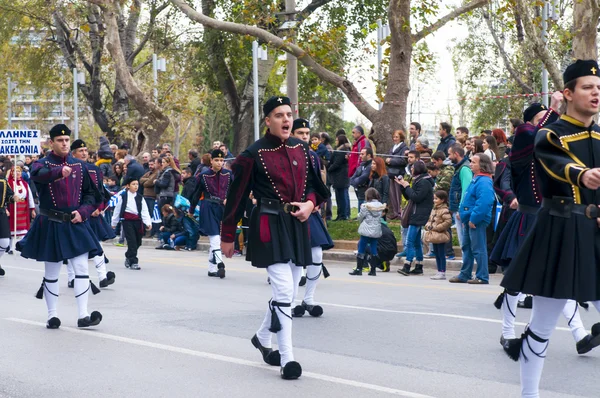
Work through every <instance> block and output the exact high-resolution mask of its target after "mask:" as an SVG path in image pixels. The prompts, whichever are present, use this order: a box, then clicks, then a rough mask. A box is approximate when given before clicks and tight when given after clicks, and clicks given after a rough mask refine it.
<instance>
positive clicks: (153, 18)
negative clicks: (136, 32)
mask: <svg viewBox="0 0 600 398" xmlns="http://www.w3.org/2000/svg"><path fill="white" fill-rule="evenodd" d="M168 6H169V3H168V2H166V3H164V4H162V5H161V6H160V7H158V8H154V9H152V10H151V11H150V21H149V22H148V28H147V29H146V33H145V34H144V37H143V38H142V40H141V41H140V43H139V44H138V46H137V47H136V49H135V50H133V52H132V53H131V54H130V55H129V56H128V57H127V61H128V62H129V63H131V64H133V61H134V60H135V57H137V56H138V54H139V53H140V51H142V50H143V49H144V47H145V46H146V43H148V40H150V37H151V36H152V33H154V25H155V23H156V17H158V15H159V14H160V13H161V12H162V11H163V10H165V9H166V8H167V7H168Z"/></svg>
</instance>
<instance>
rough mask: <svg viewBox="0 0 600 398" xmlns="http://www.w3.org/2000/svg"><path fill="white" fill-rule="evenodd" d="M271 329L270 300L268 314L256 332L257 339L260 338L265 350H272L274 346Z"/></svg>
mask: <svg viewBox="0 0 600 398" xmlns="http://www.w3.org/2000/svg"><path fill="white" fill-rule="evenodd" d="M270 327H271V300H269V305H268V306H267V313H266V314H265V318H264V319H263V321H262V324H261V325H260V328H259V329H258V331H257V332H256V337H258V341H260V344H261V345H262V346H263V347H265V348H271V347H272V346H273V342H272V337H273V334H272V333H271V331H270V330H269V328H270Z"/></svg>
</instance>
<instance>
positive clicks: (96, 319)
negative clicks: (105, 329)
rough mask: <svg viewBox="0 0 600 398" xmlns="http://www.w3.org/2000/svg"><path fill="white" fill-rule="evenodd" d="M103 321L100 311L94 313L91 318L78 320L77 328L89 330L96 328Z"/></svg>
mask: <svg viewBox="0 0 600 398" xmlns="http://www.w3.org/2000/svg"><path fill="white" fill-rule="evenodd" d="M101 321H102V314H101V313H99V312H98V311H93V312H92V314H91V315H90V316H86V317H85V318H81V319H78V320H77V327H80V328H87V327H90V326H96V325H98V324H99V323H100V322H101Z"/></svg>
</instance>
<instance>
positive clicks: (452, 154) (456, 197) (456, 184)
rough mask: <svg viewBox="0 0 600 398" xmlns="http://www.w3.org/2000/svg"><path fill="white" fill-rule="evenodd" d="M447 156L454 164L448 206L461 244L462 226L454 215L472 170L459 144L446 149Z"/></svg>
mask: <svg viewBox="0 0 600 398" xmlns="http://www.w3.org/2000/svg"><path fill="white" fill-rule="evenodd" d="M448 157H449V158H450V161H451V162H452V164H453V166H454V176H452V182H451V183H450V198H449V207H450V212H451V213H452V218H453V221H454V224H455V226H456V234H457V235H458V243H459V244H460V245H461V246H462V242H463V233H462V231H463V228H462V222H461V221H460V218H458V217H456V216H457V214H458V208H459V206H460V202H461V201H462V198H463V197H464V196H465V193H466V192H467V188H468V187H469V184H471V180H472V179H473V172H472V171H471V168H470V166H471V163H470V161H469V159H467V158H466V157H465V150H464V149H463V148H462V147H461V146H460V144H454V145H452V146H451V147H450V149H449V150H448Z"/></svg>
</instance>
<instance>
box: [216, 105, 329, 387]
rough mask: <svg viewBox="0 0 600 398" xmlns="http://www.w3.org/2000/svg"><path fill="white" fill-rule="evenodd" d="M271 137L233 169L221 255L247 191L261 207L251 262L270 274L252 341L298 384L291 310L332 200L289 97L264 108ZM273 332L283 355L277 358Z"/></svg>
mask: <svg viewBox="0 0 600 398" xmlns="http://www.w3.org/2000/svg"><path fill="white" fill-rule="evenodd" d="M263 112H264V116H265V124H266V125H267V127H268V130H267V132H266V134H265V136H264V137H262V138H261V139H259V140H258V141H256V142H255V143H254V144H252V145H251V146H250V147H248V148H247V149H246V150H245V151H244V152H243V153H242V154H241V155H239V156H238V157H237V158H236V160H235V162H234V163H233V164H232V171H233V182H232V185H231V188H230V190H229V193H228V195H227V203H226V205H225V215H224V218H223V224H222V229H221V239H222V243H221V248H222V250H223V254H224V255H225V256H226V257H227V258H230V257H231V256H232V255H233V251H234V244H233V242H234V239H235V232H236V227H237V223H238V221H239V220H240V219H241V218H242V215H243V213H244V211H245V209H246V202H247V201H248V199H249V196H250V191H252V193H253V195H254V197H255V198H256V200H257V203H258V204H257V208H256V209H255V210H254V211H253V212H252V215H251V218H250V228H249V239H248V249H247V254H246V259H247V260H249V261H251V262H252V265H253V266H255V267H258V268H266V269H267V273H268V274H269V278H270V280H271V289H272V298H271V300H270V301H269V304H268V308H267V312H266V315H265V318H264V320H263V323H262V325H261V327H260V328H259V329H258V331H257V332H256V335H255V336H254V337H253V338H252V344H253V345H254V346H255V347H256V348H257V349H258V350H260V352H261V354H262V356H263V360H264V361H265V362H266V363H268V364H270V365H273V366H281V377H282V378H283V379H288V380H289V379H297V378H298V377H300V375H301V374H302V367H301V366H300V364H299V363H298V362H296V361H295V360H294V353H293V349H292V303H293V302H294V298H295V296H296V291H297V289H298V282H299V281H300V276H301V274H302V267H303V266H308V265H312V264H313V259H312V254H311V247H310V238H309V236H308V223H307V222H306V221H308V219H309V217H310V215H311V213H312V212H313V210H314V208H315V207H317V206H319V205H320V204H321V203H323V202H324V201H325V200H326V199H327V197H328V196H329V192H328V191H327V188H326V187H325V185H324V184H323V182H322V181H321V179H320V176H318V175H317V174H316V173H315V171H314V168H313V167H312V166H311V160H310V155H309V148H308V145H307V144H306V143H305V142H303V141H300V140H298V139H296V138H293V137H290V133H291V131H292V123H293V117H292V108H291V103H290V99H289V98H287V97H272V98H270V99H269V100H268V101H267V102H266V103H265V104H264V106H263ZM271 333H276V334H277V343H278V346H279V351H273V349H272V344H271Z"/></svg>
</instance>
